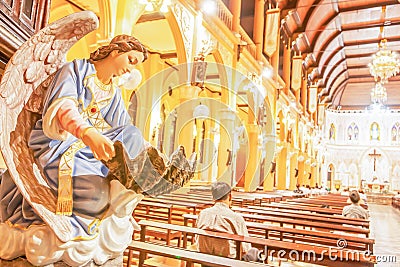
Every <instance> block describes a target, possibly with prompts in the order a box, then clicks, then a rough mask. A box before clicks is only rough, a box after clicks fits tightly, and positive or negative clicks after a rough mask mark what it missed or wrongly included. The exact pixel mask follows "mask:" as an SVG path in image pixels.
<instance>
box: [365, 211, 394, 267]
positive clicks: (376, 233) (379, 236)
mask: <svg viewBox="0 0 400 267" xmlns="http://www.w3.org/2000/svg"><path fill="white" fill-rule="evenodd" d="M368 209H369V213H370V217H371V223H370V230H371V234H370V237H371V238H373V239H375V245H374V255H377V256H378V257H377V261H381V262H378V264H376V266H379V267H399V266H400V234H399V229H400V211H399V210H396V209H395V208H393V207H392V206H390V205H378V204H368ZM391 256H392V257H391ZM393 256H395V257H396V259H395V260H396V262H393V258H394V257H393ZM388 259H389V260H391V261H392V262H391V263H389V262H383V261H385V260H386V261H387V260H388Z"/></svg>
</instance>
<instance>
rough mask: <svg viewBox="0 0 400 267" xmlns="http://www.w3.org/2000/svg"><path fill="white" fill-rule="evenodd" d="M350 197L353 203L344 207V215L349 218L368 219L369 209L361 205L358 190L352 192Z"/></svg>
mask: <svg viewBox="0 0 400 267" xmlns="http://www.w3.org/2000/svg"><path fill="white" fill-rule="evenodd" d="M349 199H350V201H351V204H350V205H347V206H345V207H343V211H342V215H343V216H345V217H348V218H358V219H368V217H369V214H368V211H367V210H366V209H364V208H363V207H361V206H360V195H359V194H358V192H357V190H353V191H351V192H350V194H349Z"/></svg>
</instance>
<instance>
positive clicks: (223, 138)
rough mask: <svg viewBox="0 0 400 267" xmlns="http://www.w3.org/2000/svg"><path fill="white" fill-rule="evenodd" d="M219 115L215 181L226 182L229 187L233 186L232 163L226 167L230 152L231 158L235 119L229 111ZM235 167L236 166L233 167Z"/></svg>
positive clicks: (233, 114)
mask: <svg viewBox="0 0 400 267" xmlns="http://www.w3.org/2000/svg"><path fill="white" fill-rule="evenodd" d="M219 114H220V122H221V126H220V131H219V132H220V141H219V146H218V177H217V180H218V181H221V182H226V183H228V184H229V185H232V186H235V184H233V183H232V182H233V181H232V180H233V179H234V177H233V176H232V175H233V173H232V170H233V165H234V163H233V161H231V164H230V165H228V166H227V162H228V156H229V152H228V150H230V151H232V152H231V153H232V155H231V157H233V153H234V151H233V143H232V140H231V138H232V136H233V135H232V133H233V132H234V130H235V129H234V128H235V117H236V114H235V112H234V111H232V110H231V109H223V110H220V111H219ZM234 166H235V167H236V164H235V165H234Z"/></svg>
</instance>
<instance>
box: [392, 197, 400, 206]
mask: <svg viewBox="0 0 400 267" xmlns="http://www.w3.org/2000/svg"><path fill="white" fill-rule="evenodd" d="M392 206H393V207H395V208H397V209H400V197H398V196H397V197H396V196H394V197H392Z"/></svg>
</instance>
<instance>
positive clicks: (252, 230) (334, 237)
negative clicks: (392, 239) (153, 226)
mask: <svg viewBox="0 0 400 267" xmlns="http://www.w3.org/2000/svg"><path fill="white" fill-rule="evenodd" d="M183 216H184V218H185V224H184V225H185V226H188V225H189V221H191V225H192V226H194V225H195V221H196V220H197V218H198V216H197V215H193V214H185V215H183ZM246 226H247V229H248V231H249V234H251V235H254V236H258V237H263V238H267V239H270V238H274V239H278V240H281V241H285V240H286V241H289V242H302V243H309V244H317V245H318V244H320V245H327V246H336V247H337V246H344V247H347V248H350V249H354V250H360V251H370V252H371V253H372V252H373V245H374V243H375V240H374V239H371V238H365V237H358V236H353V235H342V234H335V233H330V232H320V231H313V230H304V229H297V228H289V227H280V226H274V225H268V224H263V223H257V222H249V221H246ZM185 242H187V241H186V239H185V237H184V238H183V245H184V246H185V245H186V244H185ZM344 243H345V244H344Z"/></svg>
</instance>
